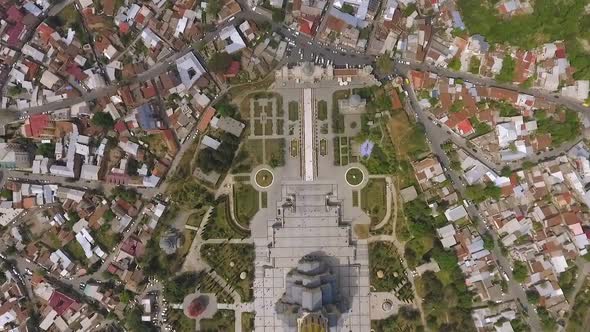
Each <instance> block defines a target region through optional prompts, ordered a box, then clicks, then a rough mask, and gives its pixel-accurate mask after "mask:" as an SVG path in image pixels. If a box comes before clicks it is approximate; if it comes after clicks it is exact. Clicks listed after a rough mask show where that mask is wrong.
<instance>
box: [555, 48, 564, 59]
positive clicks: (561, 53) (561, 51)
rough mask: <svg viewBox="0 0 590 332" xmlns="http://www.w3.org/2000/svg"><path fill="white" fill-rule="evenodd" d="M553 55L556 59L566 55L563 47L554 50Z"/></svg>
mask: <svg viewBox="0 0 590 332" xmlns="http://www.w3.org/2000/svg"><path fill="white" fill-rule="evenodd" d="M555 57H556V58H558V59H565V57H566V54H565V48H558V49H557V50H556V51H555Z"/></svg>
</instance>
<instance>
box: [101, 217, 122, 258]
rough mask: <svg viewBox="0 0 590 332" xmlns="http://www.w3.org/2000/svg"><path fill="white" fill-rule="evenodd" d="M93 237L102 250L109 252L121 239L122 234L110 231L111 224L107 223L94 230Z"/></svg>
mask: <svg viewBox="0 0 590 332" xmlns="http://www.w3.org/2000/svg"><path fill="white" fill-rule="evenodd" d="M94 237H95V239H96V242H97V243H98V244H100V246H101V248H102V249H103V250H105V251H107V252H110V251H111V250H112V249H113V248H114V247H115V246H116V245H117V244H118V243H119V242H120V241H121V238H122V235H121V234H115V233H113V232H111V225H110V224H108V223H107V224H104V225H102V226H101V227H100V228H99V229H98V231H96V232H94Z"/></svg>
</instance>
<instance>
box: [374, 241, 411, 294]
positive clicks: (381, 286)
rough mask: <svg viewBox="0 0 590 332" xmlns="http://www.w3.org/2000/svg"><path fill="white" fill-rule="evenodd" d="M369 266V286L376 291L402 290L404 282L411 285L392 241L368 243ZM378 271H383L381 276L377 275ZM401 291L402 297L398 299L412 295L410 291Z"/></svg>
mask: <svg viewBox="0 0 590 332" xmlns="http://www.w3.org/2000/svg"><path fill="white" fill-rule="evenodd" d="M369 268H370V273H371V274H370V279H371V286H373V287H374V288H375V290H376V291H378V292H390V291H393V290H400V291H402V289H404V288H403V287H404V286H405V285H406V284H408V285H410V287H411V284H410V283H409V281H408V279H407V277H406V273H405V269H404V267H403V265H402V263H401V261H400V257H399V255H398V253H397V250H396V249H395V246H394V245H393V244H392V243H389V242H375V243H371V244H369ZM379 271H381V272H382V273H383V276H382V277H381V278H379V275H378V273H379ZM410 290H411V289H410ZM403 292H404V298H403V299H402V298H400V300H408V299H411V298H412V297H413V295H412V293H411V292H410V294H406V293H405V292H406V290H403ZM398 293H399V292H398ZM398 295H399V294H398Z"/></svg>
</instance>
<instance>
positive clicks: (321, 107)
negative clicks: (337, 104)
mask: <svg viewBox="0 0 590 332" xmlns="http://www.w3.org/2000/svg"><path fill="white" fill-rule="evenodd" d="M327 119H328V102H327V101H325V100H320V101H318V120H320V121H324V120H327Z"/></svg>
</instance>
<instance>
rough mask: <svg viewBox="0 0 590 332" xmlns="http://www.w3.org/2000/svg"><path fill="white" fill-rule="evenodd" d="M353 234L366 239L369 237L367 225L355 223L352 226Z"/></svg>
mask: <svg viewBox="0 0 590 332" xmlns="http://www.w3.org/2000/svg"><path fill="white" fill-rule="evenodd" d="M353 230H354V234H356V236H357V237H358V238H359V239H361V240H364V239H367V238H368V237H369V225H366V224H357V225H354V227H353Z"/></svg>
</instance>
